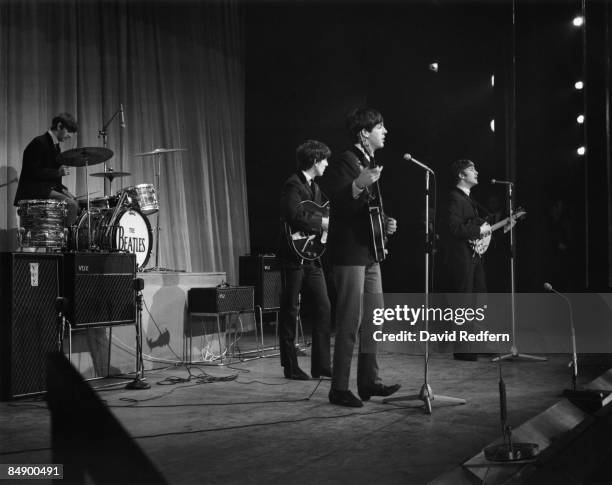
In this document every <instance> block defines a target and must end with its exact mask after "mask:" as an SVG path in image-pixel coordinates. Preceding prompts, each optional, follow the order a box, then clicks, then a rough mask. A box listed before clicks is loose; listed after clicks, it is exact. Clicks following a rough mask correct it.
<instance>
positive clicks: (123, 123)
mask: <svg viewBox="0 0 612 485" xmlns="http://www.w3.org/2000/svg"><path fill="white" fill-rule="evenodd" d="M119 110H120V111H121V125H120V126H121V128H125V115H124V114H123V104H120V105H119Z"/></svg>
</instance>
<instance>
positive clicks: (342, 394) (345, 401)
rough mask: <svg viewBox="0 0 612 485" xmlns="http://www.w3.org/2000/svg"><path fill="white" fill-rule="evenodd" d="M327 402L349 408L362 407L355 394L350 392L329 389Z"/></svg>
mask: <svg viewBox="0 0 612 485" xmlns="http://www.w3.org/2000/svg"><path fill="white" fill-rule="evenodd" d="M329 402H330V403H332V404H337V405H338V406H347V407H349V408H360V407H363V403H362V402H361V401H360V400H359V399H357V397H356V396H355V394H353V393H352V392H351V391H336V390H335V389H330V390H329Z"/></svg>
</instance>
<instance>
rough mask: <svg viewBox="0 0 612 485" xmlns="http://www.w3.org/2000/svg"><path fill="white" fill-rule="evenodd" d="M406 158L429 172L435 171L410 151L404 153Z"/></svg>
mask: <svg viewBox="0 0 612 485" xmlns="http://www.w3.org/2000/svg"><path fill="white" fill-rule="evenodd" d="M404 160H406V161H407V162H412V163H414V164H416V165H418V166H419V167H421V168H424V169H425V170H427V171H428V172H431V173H434V171H433V170H432V169H431V168H429V167H428V166H427V165H425V164H424V163H421V162H419V161H418V160H417V159H416V158H413V157H412V155H410V153H405V154H404Z"/></svg>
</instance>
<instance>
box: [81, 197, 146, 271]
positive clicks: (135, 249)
mask: <svg viewBox="0 0 612 485" xmlns="http://www.w3.org/2000/svg"><path fill="white" fill-rule="evenodd" d="M114 212H115V211H114V210H109V209H92V210H91V211H90V213H89V218H90V219H91V242H92V244H93V245H94V246H96V247H97V248H99V249H102V250H105V251H125V252H128V253H134V254H135V255H136V266H137V267H138V269H142V268H144V267H145V266H146V264H147V262H148V261H149V257H150V256H151V249H152V247H153V233H152V231H151V224H149V219H147V217H146V216H144V215H142V213H141V212H140V211H138V210H136V209H131V208H129V207H122V208H121V209H119V211H118V213H117V218H116V220H115V222H114V224H113V225H112V226H111V225H110V224H111V223H112V218H113V213H114ZM89 218H88V216H87V211H85V212H82V213H81V215H80V216H79V219H78V220H77V222H76V226H75V230H74V233H73V236H72V244H71V246H72V249H74V250H75V251H86V250H88V249H89V245H88V244H87V239H88V231H87V228H88V220H89Z"/></svg>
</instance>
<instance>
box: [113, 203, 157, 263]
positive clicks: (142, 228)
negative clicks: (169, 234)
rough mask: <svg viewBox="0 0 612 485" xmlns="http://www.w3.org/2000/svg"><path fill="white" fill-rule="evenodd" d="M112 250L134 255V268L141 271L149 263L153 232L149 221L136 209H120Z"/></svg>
mask: <svg viewBox="0 0 612 485" xmlns="http://www.w3.org/2000/svg"><path fill="white" fill-rule="evenodd" d="M115 227H116V231H115V238H114V240H113V249H116V250H119V251H127V252H128V253H134V254H135V255H136V266H138V269H142V268H144V267H145V266H146V264H147V263H148V262H149V257H150V256H151V249H152V247H153V232H152V231H151V224H150V223H149V219H148V218H147V217H146V216H144V215H142V213H141V212H140V211H138V210H136V209H129V208H125V209H122V210H121V212H120V213H119V215H118V216H117V221H116V222H115Z"/></svg>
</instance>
